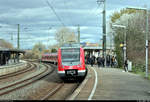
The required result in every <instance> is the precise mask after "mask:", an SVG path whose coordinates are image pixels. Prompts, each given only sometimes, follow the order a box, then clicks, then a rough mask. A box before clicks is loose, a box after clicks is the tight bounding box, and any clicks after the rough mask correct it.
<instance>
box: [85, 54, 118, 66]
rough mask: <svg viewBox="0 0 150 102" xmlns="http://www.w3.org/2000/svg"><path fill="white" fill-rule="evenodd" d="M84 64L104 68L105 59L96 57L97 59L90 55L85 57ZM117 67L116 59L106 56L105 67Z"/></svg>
mask: <svg viewBox="0 0 150 102" xmlns="http://www.w3.org/2000/svg"><path fill="white" fill-rule="evenodd" d="M86 63H87V64H91V66H93V65H94V64H97V65H98V67H104V66H105V58H104V57H101V56H98V57H97V58H96V57H95V56H94V55H92V56H91V57H90V56H89V55H86ZM116 65H117V61H116V58H115V57H114V56H111V55H107V56H106V66H107V67H115V66H116Z"/></svg>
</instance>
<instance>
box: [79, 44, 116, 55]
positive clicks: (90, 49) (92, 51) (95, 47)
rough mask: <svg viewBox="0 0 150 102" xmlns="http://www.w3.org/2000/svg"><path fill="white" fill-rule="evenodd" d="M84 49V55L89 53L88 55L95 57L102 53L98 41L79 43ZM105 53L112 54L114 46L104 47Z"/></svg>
mask: <svg viewBox="0 0 150 102" xmlns="http://www.w3.org/2000/svg"><path fill="white" fill-rule="evenodd" d="M81 46H82V47H83V49H84V51H85V55H87V54H89V55H90V56H92V55H95V57H98V56H102V54H103V47H102V46H100V45H99V44H98V43H81ZM106 54H109V55H114V54H115V53H114V47H113V46H111V47H110V46H107V47H106Z"/></svg>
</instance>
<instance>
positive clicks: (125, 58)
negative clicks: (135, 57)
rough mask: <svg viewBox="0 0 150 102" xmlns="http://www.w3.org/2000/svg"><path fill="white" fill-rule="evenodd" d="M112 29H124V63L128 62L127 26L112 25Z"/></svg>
mask: <svg viewBox="0 0 150 102" xmlns="http://www.w3.org/2000/svg"><path fill="white" fill-rule="evenodd" d="M112 27H116V28H123V29H124V44H123V55H124V56H123V59H124V60H123V62H124V63H125V61H126V60H127V48H126V40H127V34H126V26H123V25H112Z"/></svg>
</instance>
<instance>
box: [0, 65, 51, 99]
mask: <svg viewBox="0 0 150 102" xmlns="http://www.w3.org/2000/svg"><path fill="white" fill-rule="evenodd" d="M32 64H33V63H32ZM32 66H33V68H36V67H37V65H36V64H33V65H32ZM44 66H45V69H44V70H43V71H41V72H40V73H38V74H36V75H33V76H31V77H29V78H25V79H23V80H20V81H16V82H14V83H11V84H9V85H5V86H2V87H0V96H2V95H5V94H8V93H10V92H13V91H15V90H17V89H20V88H23V87H25V86H27V85H29V84H31V83H34V82H35V81H37V80H39V79H41V78H43V77H44V76H46V75H48V74H49V73H51V72H52V71H53V70H49V68H48V67H49V66H48V65H46V64H44ZM30 69H31V68H30ZM25 71H29V69H28V70H24V71H23V70H22V71H20V72H18V73H12V74H11V75H9V74H8V75H5V76H1V77H5V78H7V77H10V76H13V75H17V74H19V73H23V72H25Z"/></svg>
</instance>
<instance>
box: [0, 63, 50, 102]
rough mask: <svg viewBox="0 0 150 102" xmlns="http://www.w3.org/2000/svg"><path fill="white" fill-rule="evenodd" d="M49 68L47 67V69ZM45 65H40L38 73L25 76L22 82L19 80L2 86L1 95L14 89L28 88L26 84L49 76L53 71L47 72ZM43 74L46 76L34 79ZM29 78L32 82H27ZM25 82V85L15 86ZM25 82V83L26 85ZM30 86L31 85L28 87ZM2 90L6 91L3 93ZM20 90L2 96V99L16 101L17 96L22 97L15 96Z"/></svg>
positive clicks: (0, 97)
mask: <svg viewBox="0 0 150 102" xmlns="http://www.w3.org/2000/svg"><path fill="white" fill-rule="evenodd" d="M46 68H47V67H46ZM46 68H45V67H44V66H43V65H40V67H39V68H37V71H36V72H34V73H32V74H29V75H28V76H25V77H24V79H20V80H17V81H16V82H14V83H11V84H10V83H9V84H8V85H7V84H5V86H2V85H1V86H0V87H1V88H0V94H1V95H2V93H3V92H4V93H8V92H7V91H8V90H12V89H14V88H17V89H18V88H21V87H23V86H26V84H29V83H32V82H33V81H37V80H39V79H40V78H42V77H43V76H45V75H47V74H49V73H50V72H51V69H48V71H45V69H46ZM41 72H45V73H44V75H42V76H39V77H33V76H36V75H40V73H41ZM31 77H32V79H31ZM27 78H30V80H28V81H27ZM24 80H26V81H24ZM21 81H22V82H23V83H21V84H18V85H17V86H16V85H15V84H16V83H20V82H21ZM24 82H25V83H24ZM8 86H13V87H11V88H8ZM28 86H29V85H28ZM2 89H5V90H3V91H1V90H2ZM21 89H24V88H21ZM17 91H18V90H16V91H13V92H11V93H9V94H6V95H3V96H0V99H13V100H14V99H15V96H17V95H20V94H14V93H15V92H17Z"/></svg>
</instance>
